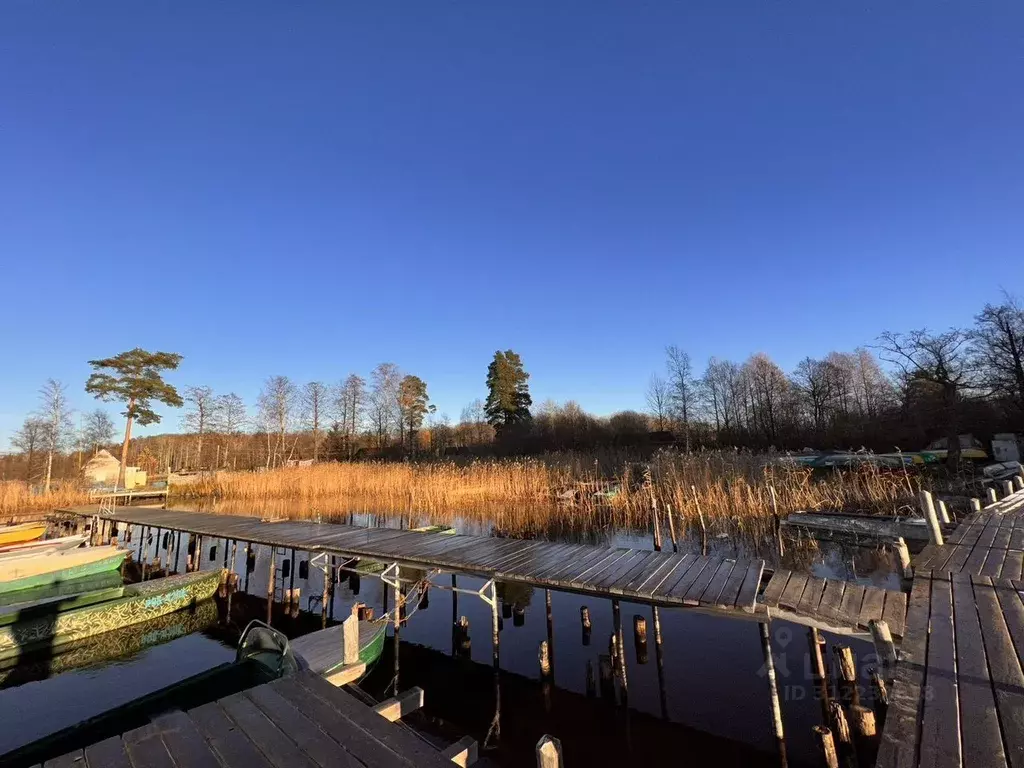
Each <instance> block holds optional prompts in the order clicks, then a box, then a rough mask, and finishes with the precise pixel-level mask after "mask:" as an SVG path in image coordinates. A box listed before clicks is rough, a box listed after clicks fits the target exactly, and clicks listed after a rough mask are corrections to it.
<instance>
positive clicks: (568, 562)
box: [533, 544, 593, 581]
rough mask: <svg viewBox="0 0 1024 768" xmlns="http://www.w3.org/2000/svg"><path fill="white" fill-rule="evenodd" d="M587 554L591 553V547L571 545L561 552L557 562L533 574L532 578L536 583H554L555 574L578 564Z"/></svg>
mask: <svg viewBox="0 0 1024 768" xmlns="http://www.w3.org/2000/svg"><path fill="white" fill-rule="evenodd" d="M588 553H590V554H592V553H593V547H585V546H581V545H579V544H573V545H571V546H570V547H569V549H568V550H564V551H562V552H561V553H560V554H559V556H558V558H557V560H555V561H554V562H552V563H551V565H549V566H548V567H547V568H542V569H540V570H538V571H536V572H535V573H534V574H533V577H534V578H535V579H537V580H538V581H554V580H555V574H558V573H560V572H562V571H564V570H565V569H566V568H569V567H571V566H572V565H573V563H578V562H579V561H580V560H581V559H582V558H583V557H585V556H586V555H587V554H588Z"/></svg>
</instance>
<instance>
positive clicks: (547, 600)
mask: <svg viewBox="0 0 1024 768" xmlns="http://www.w3.org/2000/svg"><path fill="white" fill-rule="evenodd" d="M544 612H545V615H546V616H547V625H548V626H547V629H548V656H549V658H550V660H551V669H552V671H553V670H554V668H555V622H554V617H553V616H552V613H551V590H550V589H545V590H544Z"/></svg>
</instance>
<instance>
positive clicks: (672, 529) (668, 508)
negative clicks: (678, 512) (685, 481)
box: [665, 504, 679, 552]
mask: <svg viewBox="0 0 1024 768" xmlns="http://www.w3.org/2000/svg"><path fill="white" fill-rule="evenodd" d="M665 517H667V518H668V535H669V536H670V537H671V538H672V551H673V552H678V551H679V542H678V541H677V540H676V521H675V519H674V515H673V514H672V505H671V504H666V505H665Z"/></svg>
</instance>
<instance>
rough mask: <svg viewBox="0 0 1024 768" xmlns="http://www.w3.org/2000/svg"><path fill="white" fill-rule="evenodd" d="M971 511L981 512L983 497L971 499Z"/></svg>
mask: <svg viewBox="0 0 1024 768" xmlns="http://www.w3.org/2000/svg"><path fill="white" fill-rule="evenodd" d="M971 512H981V499H971Z"/></svg>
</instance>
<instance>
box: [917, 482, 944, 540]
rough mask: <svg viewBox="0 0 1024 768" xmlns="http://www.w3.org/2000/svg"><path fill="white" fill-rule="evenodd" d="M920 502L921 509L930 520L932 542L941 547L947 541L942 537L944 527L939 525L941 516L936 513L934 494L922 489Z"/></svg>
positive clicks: (926, 518) (929, 530)
mask: <svg viewBox="0 0 1024 768" xmlns="http://www.w3.org/2000/svg"><path fill="white" fill-rule="evenodd" d="M920 502H921V511H922V512H924V518H925V520H927V521H928V532H929V538H930V539H931V542H932V544H936V545H938V546H940V547H941V546H942V545H943V544H944V543H945V541H944V540H943V538H942V529H941V528H940V527H939V518H938V516H937V515H936V514H935V504H934V503H933V502H932V495H931V494H930V493H928V491H921V495H920Z"/></svg>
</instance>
